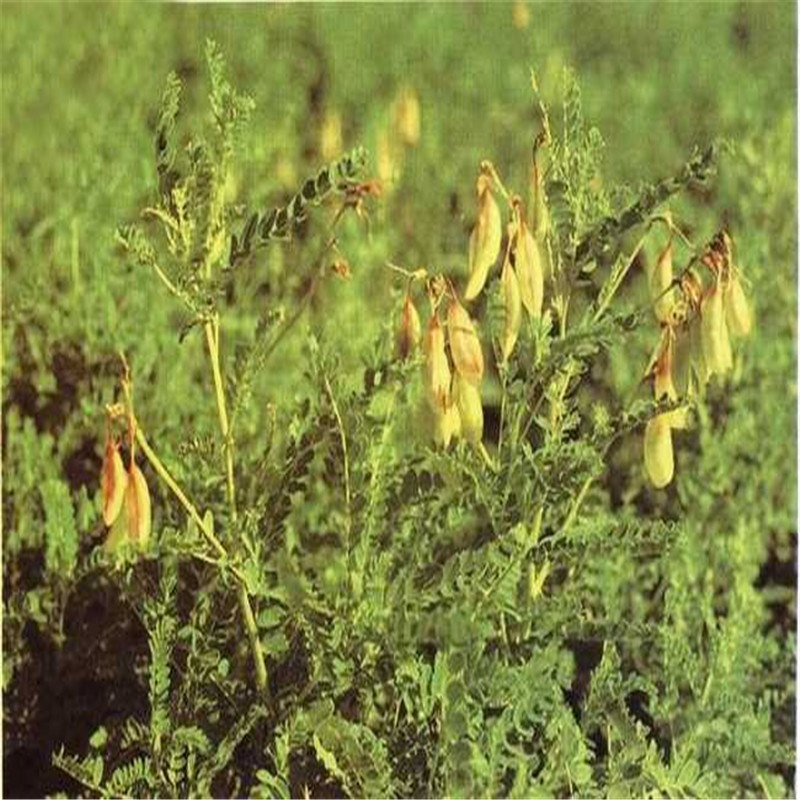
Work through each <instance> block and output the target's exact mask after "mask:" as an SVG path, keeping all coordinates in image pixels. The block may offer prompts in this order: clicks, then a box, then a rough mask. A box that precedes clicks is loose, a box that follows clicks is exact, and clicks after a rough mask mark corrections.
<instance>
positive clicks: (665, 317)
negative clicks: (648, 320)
mask: <svg viewBox="0 0 800 800" xmlns="http://www.w3.org/2000/svg"><path fill="white" fill-rule="evenodd" d="M671 284H672V242H669V244H667V246H666V247H665V248H664V250H663V251H662V252H661V254H660V255H659V257H658V260H657V261H656V264H655V266H654V267H653V270H652V272H651V273H650V297H651V299H652V301H653V304H654V305H653V310H654V311H655V315H656V319H657V320H658V321H659V322H669V321H670V319H671V314H672V307H673V306H674V304H675V297H674V293H673V292H671V291H667V290H668V289H669V287H670V286H671Z"/></svg>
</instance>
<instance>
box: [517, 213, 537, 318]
mask: <svg viewBox="0 0 800 800" xmlns="http://www.w3.org/2000/svg"><path fill="white" fill-rule="evenodd" d="M515 252H516V268H517V278H518V279H519V294H520V298H521V300H522V305H524V306H525V310H526V311H527V312H528V314H530V316H531V317H532V318H533V319H539V318H540V317H541V316H542V301H543V299H544V275H543V272H542V256H541V252H540V251H539V245H538V244H537V242H536V240H535V239H534V238H533V235H532V234H531V232H530V229H529V228H528V226H527V225H526V224H525V222H524V220H520V223H519V230H518V232H517V242H516V251H515Z"/></svg>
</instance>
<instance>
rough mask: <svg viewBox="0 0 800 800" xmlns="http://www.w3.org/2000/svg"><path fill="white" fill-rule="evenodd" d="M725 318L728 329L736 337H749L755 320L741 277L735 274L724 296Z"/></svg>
mask: <svg viewBox="0 0 800 800" xmlns="http://www.w3.org/2000/svg"><path fill="white" fill-rule="evenodd" d="M724 304H725V317H726V319H727V322H728V328H729V329H730V332H731V333H732V334H733V335H734V336H747V335H749V333H750V331H751V329H752V326H753V319H752V315H751V313H750V303H749V302H748V301H747V297H746V295H745V293H744V289H743V288H742V282H741V281H740V280H739V276H738V275H736V274H734V275H732V276H731V279H730V281H729V283H728V286H727V287H726V290H725V296H724Z"/></svg>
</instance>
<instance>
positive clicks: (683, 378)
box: [644, 231, 752, 488]
mask: <svg viewBox="0 0 800 800" xmlns="http://www.w3.org/2000/svg"><path fill="white" fill-rule="evenodd" d="M672 257H673V247H672V242H671V241H670V242H669V243H668V244H667V246H666V247H665V248H664V250H663V251H662V252H661V254H660V255H659V258H658V260H657V262H656V264H655V266H654V268H653V270H652V272H651V274H650V294H651V299H652V301H653V309H654V313H655V316H656V319H657V320H658V322H659V323H660V326H661V335H660V338H659V342H658V345H657V347H656V350H655V353H654V354H653V357H652V359H651V361H650V366H649V367H648V375H649V376H650V377H651V378H652V381H653V392H654V397H655V399H656V400H657V401H659V400H665V399H666V400H670V401H675V402H677V401H680V400H686V401H690V400H691V399H692V398H693V397H694V396H695V394H696V393H698V392H700V391H702V390H703V388H704V387H705V385H706V384H707V383H708V382H709V380H710V379H711V378H712V377H713V376H715V375H716V376H719V377H720V378H723V377H724V376H725V375H726V374H727V373H728V372H729V371H730V370H731V369H732V367H733V350H732V347H731V336H747V335H748V334H749V333H750V331H751V329H752V312H751V310H750V303H749V301H748V299H747V296H746V294H745V291H744V287H743V285H742V278H741V273H740V271H739V268H738V267H737V266H736V265H735V264H734V260H733V248H732V242H731V239H730V236H729V235H728V234H727V233H726V232H724V231H723V232H721V233H719V234H718V235H717V236H715V237H714V239H713V240H712V241H711V242H710V244H709V245H708V247H707V248H706V251H705V252H704V254H703V256H702V257H701V259H700V264H701V265H702V266H703V267H705V269H706V278H707V280H706V282H705V283H704V282H703V280H702V277H701V275H700V274H699V273H698V271H697V270H695V269H693V268H692V269H687V270H684V272H683V274H682V275H681V276H680V277H679V278H678V279H677V280H676V279H675V278H674V277H673V261H672ZM687 415H688V408H687V407H686V406H683V407H679V408H676V409H673V410H671V411H666V412H663V413H661V414H658V415H657V416H655V417H654V418H653V419H651V420H650V421H649V422H648V423H647V425H646V427H645V433H644V462H645V468H646V471H647V475H648V477H649V479H650V481H651V483H652V484H653V485H654V486H655V487H657V488H662V487H664V486H666V485H667V484H669V483H670V481H672V478H673V475H674V471H675V464H674V454H673V448H672V431H673V430H675V429H682V428H685V427H686V423H687Z"/></svg>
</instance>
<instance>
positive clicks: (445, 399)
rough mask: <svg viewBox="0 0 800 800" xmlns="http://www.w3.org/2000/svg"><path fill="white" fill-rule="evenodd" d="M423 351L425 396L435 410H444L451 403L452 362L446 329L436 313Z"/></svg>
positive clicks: (429, 327)
mask: <svg viewBox="0 0 800 800" xmlns="http://www.w3.org/2000/svg"><path fill="white" fill-rule="evenodd" d="M423 351H424V353H425V363H424V365H423V383H424V385H425V396H426V398H427V400H428V404H429V405H430V407H431V408H432V409H433V410H434V411H437V412H438V411H444V410H446V409H447V407H448V406H449V405H450V364H449V362H448V361H447V353H446V352H445V349H444V330H443V329H442V326H441V324H440V323H439V318H438V317H437V316H436V315H435V314H434V315H433V316H432V317H431V320H430V322H429V323H428V330H427V332H426V334H425V339H424V340H423Z"/></svg>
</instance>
